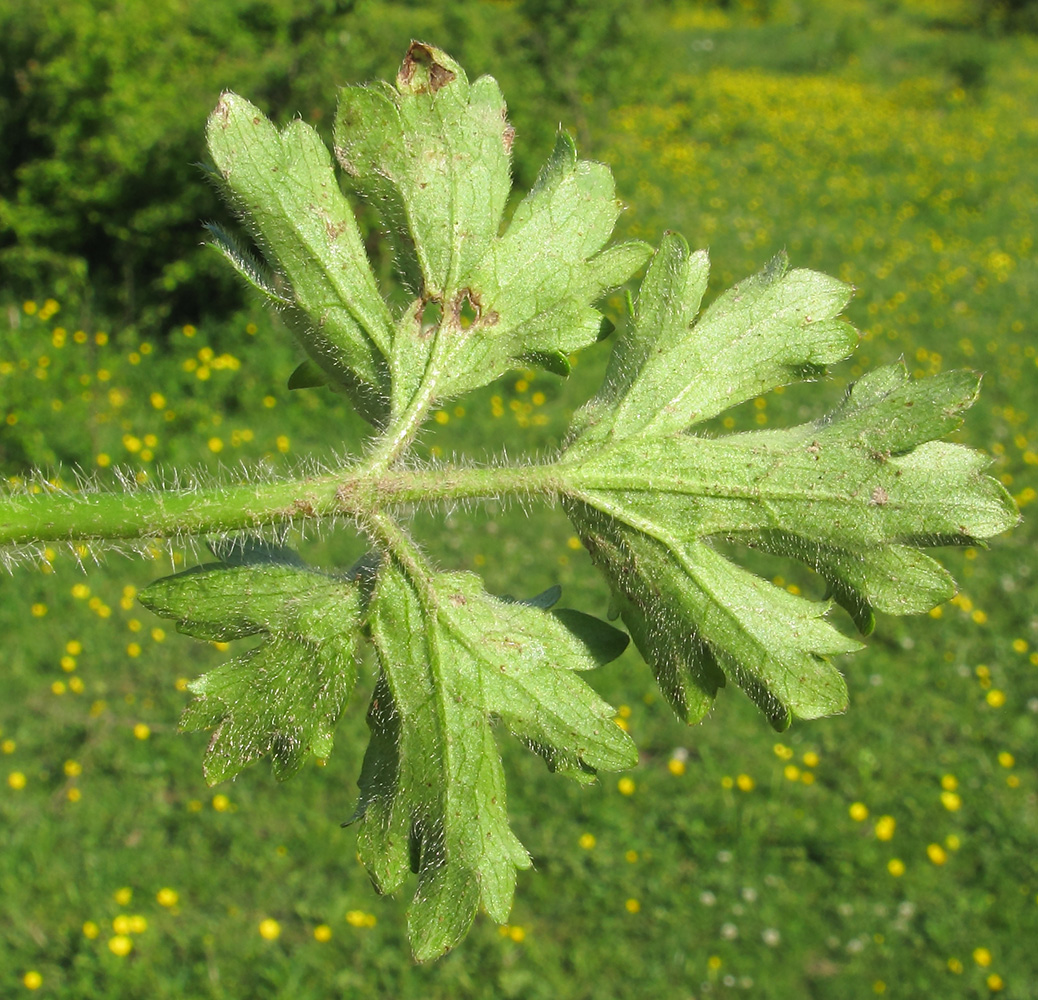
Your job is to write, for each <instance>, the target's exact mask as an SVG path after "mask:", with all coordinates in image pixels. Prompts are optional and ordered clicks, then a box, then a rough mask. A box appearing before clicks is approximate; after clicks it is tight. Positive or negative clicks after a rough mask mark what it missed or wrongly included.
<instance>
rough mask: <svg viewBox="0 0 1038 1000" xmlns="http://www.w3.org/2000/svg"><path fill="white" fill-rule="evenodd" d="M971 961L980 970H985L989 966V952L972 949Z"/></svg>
mask: <svg viewBox="0 0 1038 1000" xmlns="http://www.w3.org/2000/svg"><path fill="white" fill-rule="evenodd" d="M973 961H974V962H976V963H977V965H979V966H980V967H981V968H982V969H986V968H987V967H988V966H989V965H990V964H991V952H990V951H989V950H988V949H987V948H974V949H973Z"/></svg>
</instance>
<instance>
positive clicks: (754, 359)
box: [573, 233, 858, 446]
mask: <svg viewBox="0 0 1038 1000" xmlns="http://www.w3.org/2000/svg"><path fill="white" fill-rule="evenodd" d="M708 271H709V263H708V260H707V255H706V252H705V251H702V250H701V251H699V252H698V253H694V254H693V253H690V252H689V248H688V244H687V243H686V242H685V240H684V239H683V238H682V237H681V236H679V235H677V234H676V233H668V234H667V235H666V236H665V237H664V239H663V242H662V244H661V245H660V249H659V250H658V251H657V253H656V255H655V257H654V258H653V261H652V264H651V265H650V267H649V270H648V273H647V274H646V275H645V280H644V282H643V283H642V287H641V290H640V292H639V294H638V302H637V308H636V310H635V314H634V317H633V321H632V322H631V324H630V325H629V326H628V328H627V330H626V331H625V332H624V334H623V335H622V336H621V338H620V339H619V341H618V342H617V344H616V347H615V350H614V353H613V357H612V360H611V364H610V367H609V370H608V372H607V373H606V378H605V383H604V386H603V389H602V390H601V391H600V392H599V393H598V394H597V395H596V397H595V398H594V399H593V400H591V402H590V403H589V404H588V405H587V406H586V407H585V408H584V410H583V411H581V412H580V413H579V414H578V415H577V418H576V419H575V420H574V424H573V431H574V436H575V437H576V436H578V435H582V436H584V438H585V441H584V442H583V445H584V446H587V445H589V444H591V443H593V442H598V441H601V440H603V439H605V438H607V437H613V438H620V437H627V436H629V435H631V434H635V433H643V434H652V435H665V434H673V433H676V432H679V431H684V430H687V429H688V428H689V427H691V426H693V425H695V424H697V423H700V422H702V421H704V420H707V419H709V418H710V417H713V416H716V415H717V414H719V413H722V412H723V411H724V410H726V409H728V408H729V407H731V406H735V405H736V404H737V403H741V402H743V401H744V400H747V399H752V398H753V397H754V396H759V395H761V394H762V393H764V392H767V391H768V390H770V389H773V388H775V387H776V386H778V385H784V384H786V383H789V382H793V381H796V380H798V379H802V378H807V377H811V376H815V375H819V374H821V373H822V372H823V371H824V370H825V366H826V365H829V364H832V363H834V362H836V361H841V360H842V359H843V358H845V357H847V356H848V355H849V354H850V353H851V351H853V350H854V347H855V346H856V345H857V342H858V336H857V333H856V332H855V331H854V328H853V327H851V326H850V325H849V324H848V323H846V322H844V321H842V320H840V319H838V318H837V317H838V315H839V313H840V312H841V311H842V310H843V308H844V307H845V306H846V305H847V302H848V301H849V300H850V297H851V289H850V287H849V286H848V285H845V284H844V283H843V282H841V281H837V280H836V279H835V278H830V277H828V276H827V275H824V274H818V273H817V272H815V271H806V270H800V269H797V270H790V269H789V262H788V261H787V260H786V257H785V255H784V254H783V255H780V256H778V257H776V258H775V259H774V260H772V261H771V263H770V264H769V265H768V266H767V267H766V268H765V269H764V270H763V271H761V272H760V273H759V274H757V275H754V276H753V277H751V278H747V279H746V280H745V281H743V282H741V283H740V284H738V285H736V286H735V287H734V288H732V289H731V290H730V291H728V292H726V293H725V294H724V295H722V296H720V297H719V298H718V299H717V301H716V302H714V303H713V305H711V306H710V308H708V309H707V310H706V311H705V312H704V313H703V315H702V316H701V317H699V319H698V321H697V320H696V315H697V314H698V312H699V306H700V302H701V301H702V297H703V293H704V291H705V290H706V282H707V275H708Z"/></svg>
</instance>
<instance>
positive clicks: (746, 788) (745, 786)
mask: <svg viewBox="0 0 1038 1000" xmlns="http://www.w3.org/2000/svg"><path fill="white" fill-rule="evenodd" d="M735 783H736V785H738V786H739V791H741V792H751V791H753V785H754V781H753V778H751V777H750V776H749V775H748V774H740V775H739V776H738V777H737V778H736V779H735Z"/></svg>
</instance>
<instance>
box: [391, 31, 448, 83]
mask: <svg viewBox="0 0 1038 1000" xmlns="http://www.w3.org/2000/svg"><path fill="white" fill-rule="evenodd" d="M456 75H457V74H456V73H455V72H454V71H453V70H451V69H448V68H447V67H446V66H443V65H441V64H440V63H438V62H437V61H436V57H435V56H434V55H433V50H432V49H431V48H430V47H429V46H428V45H426V44H425V43H424V42H412V43H411V47H410V48H409V49H408V50H407V55H406V56H404V62H403V65H402V66H401V67H400V73H399V74H398V76H397V81H398V83H399V84H400V85H401V86H402V87H406V88H407V89H408V90H410V91H411V93H412V94H424V93H427V92H428V93H430V94H435V93H436V91H438V90H439V89H440V88H441V87H446V86H447V84H448V83H451V82H452V81H453V80H454V78H455V76H456Z"/></svg>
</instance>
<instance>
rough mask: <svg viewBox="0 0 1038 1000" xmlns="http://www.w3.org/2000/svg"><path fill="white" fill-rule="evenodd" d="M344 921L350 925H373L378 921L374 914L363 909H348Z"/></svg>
mask: <svg viewBox="0 0 1038 1000" xmlns="http://www.w3.org/2000/svg"><path fill="white" fill-rule="evenodd" d="M346 923H348V924H349V925H350V926H351V927H374V926H375V924H376V923H378V921H377V919H376V917H375V914H373V913H365V912H364V911H363V910H350V911H349V912H348V913H347V914H346Z"/></svg>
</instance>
